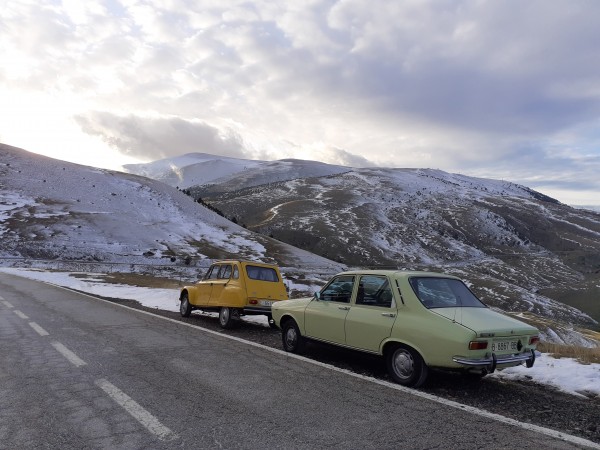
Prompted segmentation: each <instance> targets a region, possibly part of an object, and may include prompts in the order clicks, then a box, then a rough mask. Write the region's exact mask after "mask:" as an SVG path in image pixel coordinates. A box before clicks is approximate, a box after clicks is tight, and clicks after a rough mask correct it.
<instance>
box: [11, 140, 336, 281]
mask: <svg viewBox="0 0 600 450" xmlns="http://www.w3.org/2000/svg"><path fill="white" fill-rule="evenodd" d="M0 237H1V240H0V262H1V259H4V261H6V258H17V257H25V258H36V259H63V260H86V261H104V262H121V263H123V262H128V263H156V262H170V261H171V259H172V258H174V259H175V260H177V261H182V260H187V261H191V262H192V263H194V264H195V263H197V262H198V261H201V260H203V259H207V258H224V257H237V258H245V259H258V260H266V261H268V260H276V261H278V262H280V263H281V264H282V265H285V266H290V267H294V266H299V267H306V268H307V269H309V268H311V267H313V268H315V267H318V268H319V270H326V269H325V268H327V267H331V270H333V271H335V270H339V269H340V267H341V266H340V265H339V264H336V263H332V262H331V261H328V260H326V259H325V258H321V257H318V256H316V255H312V254H310V253H308V252H306V251H303V250H299V249H296V248H294V247H292V246H289V245H287V244H284V243H281V242H278V241H276V240H273V239H270V238H268V237H266V236H262V235H258V234H255V233H253V232H251V231H248V230H246V229H244V228H242V227H239V226H237V225H235V224H233V223H231V222H230V221H228V220H226V219H225V218H223V217H221V216H219V215H217V214H215V213H214V212H212V211H210V210H208V209H206V208H204V207H203V206H201V205H200V204H198V203H196V202H194V201H193V199H191V198H190V197H189V196H187V195H185V194H183V193H182V192H180V191H178V190H177V189H175V188H173V187H171V186H168V185H166V184H164V183H162V182H159V181H154V180H151V179H148V178H144V177H140V176H137V175H131V174H124V173H120V172H112V171H108V170H101V169H96V168H91V167H85V166H80V165H76V164H71V163H67V162H63V161H58V160H54V159H50V158H47V157H43V156H40V155H36V154H32V153H28V152H26V151H24V150H21V149H17V148H14V147H10V146H7V145H1V144H0Z"/></svg>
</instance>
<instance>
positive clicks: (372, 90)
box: [0, 0, 600, 192]
mask: <svg viewBox="0 0 600 450" xmlns="http://www.w3.org/2000/svg"><path fill="white" fill-rule="evenodd" d="M599 18H600V4H597V3H593V2H587V1H584V0H573V1H564V0H557V1H554V2H551V3H548V2H547V1H543V0H532V1H529V2H527V3H523V2H520V1H516V0H508V1H490V2H472V1H457V0H436V1H403V2H384V3H381V4H378V5H377V7H374V6H373V4H372V3H370V2H367V1H365V0H339V1H329V0H327V1H326V0H312V1H310V2H295V1H283V2H271V1H266V0H265V1H262V0H259V1H255V2H252V3H247V2H244V1H241V0H240V1H234V0H230V1H209V0H202V1H191V0H160V1H159V0H154V1H138V0H121V1H119V0H113V1H111V2H98V1H90V2H83V3H82V2H76V1H74V0H68V1H63V2H61V3H56V2H53V1H51V0H42V1H36V2H34V1H29V0H18V1H16V2H9V3H8V4H7V5H5V7H3V9H2V10H1V11H0V27H2V30H3V32H2V33H1V34H0V47H1V48H2V49H3V51H2V52H1V53H0V88H2V90H3V91H8V92H11V93H12V94H13V95H16V96H18V95H23V96H31V95H32V93H35V94H36V95H41V96H47V97H48V98H50V97H51V98H52V99H53V101H56V102H58V103H61V102H65V103H67V104H68V105H69V108H67V110H64V109H65V108H62V109H63V110H64V111H62V114H64V115H65V117H64V118H63V119H61V121H62V122H63V123H67V122H69V123H72V122H73V118H74V117H77V118H78V122H77V123H79V124H81V125H84V126H83V128H81V129H80V130H74V129H73V127H72V126H69V127H67V126H65V127H64V128H58V129H55V130H54V133H53V134H54V138H55V139H59V134H60V133H61V132H63V133H64V136H65V137H64V139H65V140H70V141H73V140H76V139H83V137H82V136H83V135H85V136H84V137H86V139H87V140H88V142H89V140H90V138H93V139H96V142H97V143H98V145H100V144H101V143H105V142H109V143H110V144H111V145H112V147H110V148H113V149H114V148H118V149H120V150H121V151H122V152H123V153H125V154H128V155H136V156H139V157H140V158H143V159H144V160H148V159H152V158H154V157H155V156H156V155H161V156H172V155H174V154H177V153H181V152H182V150H183V149H186V150H185V151H196V150H200V151H210V150H209V149H207V148H204V149H201V148H200V147H202V146H207V147H211V148H213V149H214V150H212V151H214V152H224V154H228V155H238V156H241V155H246V156H258V155H260V156H261V157H264V156H268V157H270V158H278V157H293V156H296V157H306V156H307V155H308V156H311V155H312V156H311V157H318V158H321V160H326V159H327V158H331V159H336V158H337V159H340V160H348V161H353V162H354V163H356V162H361V161H363V160H364V161H366V162H370V163H375V164H390V165H392V166H396V167H402V166H409V167H420V166H427V167H436V168H440V169H443V170H450V171H463V172H466V173H470V174H477V173H481V174H483V173H485V174H491V175H493V174H494V173H498V171H499V168H500V169H501V170H502V171H503V173H505V174H508V175H509V177H508V178H510V174H511V173H513V174H514V173H520V174H522V175H520V178H519V180H528V179H529V180H530V179H532V178H533V177H537V176H541V177H542V178H544V177H546V178H547V180H546V181H548V183H547V185H550V184H552V183H554V181H553V180H555V179H556V177H557V172H556V171H557V170H558V169H557V167H558V166H556V163H557V162H558V161H560V169H562V170H563V175H564V177H566V178H569V177H570V178H571V179H576V180H577V181H578V182H582V181H585V180H583V178H584V177H588V176H590V175H588V173H589V171H588V170H583V171H581V170H582V169H585V167H588V166H584V165H582V164H579V163H578V162H577V161H580V160H581V159H582V158H583V157H590V156H592V157H593V156H596V155H598V154H599V153H600V150H599V147H598V145H597V144H598V139H597V137H596V136H595V129H597V128H596V126H597V124H598V121H599V120H600V102H598V96H599V95H600V94H599V93H600V77H599V76H598V73H600V60H599V59H598V58H597V57H596V54H597V48H598V42H599V41H600V28H599V27H598V26H597V23H598V19H599ZM5 109H6V108H5ZM99 111H101V112H102V113H99ZM4 114H9V112H5V113H4ZM43 114H48V115H50V114H52V113H51V110H49V109H43V110H40V111H39V114H38V115H40V116H41V115H43ZM67 114H69V116H68V117H67V116H66V115H67ZM53 120H54V119H53ZM36 123H39V122H34V121H31V123H30V124H29V128H28V130H25V128H27V127H22V128H23V131H22V133H21V134H19V133H16V132H14V130H9V129H8V128H6V127H5V128H4V129H2V128H0V138H1V139H6V138H10V139H11V141H10V142H8V141H7V142H6V143H8V144H12V145H18V146H24V145H23V144H22V143H27V142H28V139H27V138H26V137H25V135H26V134H32V131H31V130H34V129H35V128H36ZM134 124H135V127H134V128H132V126H133V125H134ZM176 124H177V125H176ZM57 126H58V125H57ZM136 130H137V131H136ZM136 132H137V133H138V134H136ZM581 132H583V133H584V134H583V135H581V134H580V133H581ZM73 133H79V134H80V136H79V137H78V138H75V137H74V136H73ZM86 133H88V134H86ZM129 133H132V134H131V135H128V134H129ZM105 148H106V147H105ZM192 149H194V150H192ZM327 149H328V150H327ZM335 149H340V150H339V151H338V150H335ZM561 149H562V150H564V151H568V153H569V155H568V156H564V157H561V158H560V159H557V158H556V157H554V156H552V155H555V154H556V152H557V151H560V150H561ZM32 150H33V149H32ZM344 155H345V156H344ZM346 156H347V159H344V158H346ZM525 161H529V162H531V161H535V162H536V164H535V165H531V164H530V165H529V166H527V167H524V166H523V165H522V164H523V163H524V162H525ZM588 161H594V159H593V158H591V159H589V158H588ZM328 162H332V161H328ZM354 163H353V164H352V165H354ZM590 164H591V165H592V166H593V167H594V169H596V168H597V166H596V165H594V164H595V162H594V163H593V164H592V163H590ZM596 173H597V172H596ZM596 178H597V177H595V176H594V178H590V179H588V180H587V183H588V184H587V185H586V186H585V187H584V188H582V189H585V190H588V191H590V192H593V191H595V190H600V189H599V187H598V185H597V184H596V183H597V181H595V179H596ZM519 180H515V181H519ZM574 189H575V187H574Z"/></svg>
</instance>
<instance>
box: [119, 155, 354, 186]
mask: <svg viewBox="0 0 600 450" xmlns="http://www.w3.org/2000/svg"><path fill="white" fill-rule="evenodd" d="M124 168H125V170H127V171H128V172H129V173H134V174H137V175H141V176H145V177H148V178H152V179H155V180H159V181H162V182H164V183H167V184H170V185H171V186H177V187H179V188H188V187H190V186H196V185H210V184H214V185H218V186H219V189H220V190H227V189H229V186H233V188H235V189H240V187H249V186H257V185H260V184H266V183H274V182H278V181H286V180H293V179H295V178H306V177H321V176H326V175H333V174H337V173H342V172H347V171H348V170H350V169H349V168H347V167H344V166H336V165H331V164H325V163H321V162H317V161H303V160H299V159H282V160H279V161H258V160H247V159H237V158H228V157H224V156H216V155H209V154H207V153H188V154H186V155H182V156H178V157H175V158H167V159H161V160H158V161H154V162H150V163H146V164H127V165H125V166H124Z"/></svg>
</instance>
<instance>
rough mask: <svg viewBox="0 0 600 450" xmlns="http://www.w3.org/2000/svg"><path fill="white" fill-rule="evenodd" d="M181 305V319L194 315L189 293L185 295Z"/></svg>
mask: <svg viewBox="0 0 600 450" xmlns="http://www.w3.org/2000/svg"><path fill="white" fill-rule="evenodd" d="M180 301H181V303H180V304H179V312H180V313H181V317H190V314H191V313H192V305H191V304H190V299H189V298H188V295H187V293H184V294H183V295H182V296H181V300H180Z"/></svg>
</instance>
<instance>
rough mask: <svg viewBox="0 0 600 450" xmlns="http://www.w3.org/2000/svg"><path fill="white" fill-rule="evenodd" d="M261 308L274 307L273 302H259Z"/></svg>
mask: <svg viewBox="0 0 600 450" xmlns="http://www.w3.org/2000/svg"><path fill="white" fill-rule="evenodd" d="M258 303H259V304H260V305H261V306H273V300H259V302H258Z"/></svg>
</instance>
